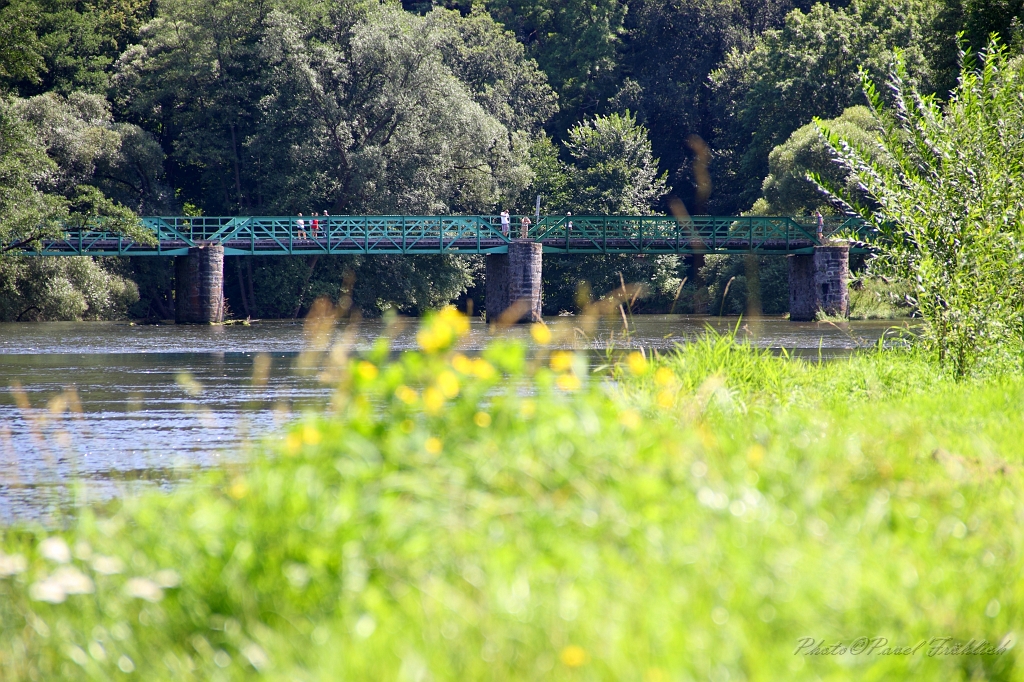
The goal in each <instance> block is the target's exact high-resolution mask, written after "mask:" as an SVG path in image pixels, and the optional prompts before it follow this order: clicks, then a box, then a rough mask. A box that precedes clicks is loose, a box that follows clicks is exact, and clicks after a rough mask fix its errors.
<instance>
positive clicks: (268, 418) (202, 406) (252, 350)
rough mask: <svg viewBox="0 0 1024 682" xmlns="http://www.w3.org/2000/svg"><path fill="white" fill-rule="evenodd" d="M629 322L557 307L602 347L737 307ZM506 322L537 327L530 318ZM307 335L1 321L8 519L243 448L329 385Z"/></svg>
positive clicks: (855, 327)
mask: <svg viewBox="0 0 1024 682" xmlns="http://www.w3.org/2000/svg"><path fill="white" fill-rule="evenodd" d="M632 322H633V325H632V327H631V330H630V331H631V334H630V335H628V336H627V335H625V334H624V333H623V325H622V322H621V320H619V321H616V320H610V321H609V320H602V321H599V322H598V323H597V326H596V327H594V328H584V327H585V325H584V324H583V323H582V321H581V320H577V319H576V318H557V319H552V320H550V323H551V324H555V325H563V326H565V327H566V328H568V329H574V330H576V331H575V332H574V333H573V334H570V335H567V336H568V337H569V338H574V339H575V341H574V342H572V343H574V344H575V345H576V346H577V347H580V348H589V349H592V350H595V351H597V350H601V349H604V348H607V347H608V346H609V345H614V346H615V347H636V346H644V347H646V348H662V349H664V348H671V347H672V346H673V345H674V344H676V343H679V342H682V341H685V340H687V339H692V338H695V337H696V336H697V335H699V334H701V333H703V330H704V329H705V327H706V326H707V325H710V326H712V327H714V328H716V329H718V330H721V331H725V330H728V329H732V328H734V327H735V326H736V325H737V321H736V319H735V318H733V319H729V318H725V319H720V318H704V317H690V316H678V315H676V316H643V317H637V318H635V319H634V320H633V321H632ZM891 326H892V324H891V323H888V322H855V323H850V324H845V325H833V324H826V323H791V322H788V321H786V320H781V319H762V320H758V321H751V322H749V323H745V324H742V325H741V326H740V330H739V334H740V336H741V337H743V338H748V339H750V340H751V342H752V343H754V344H756V345H758V346H762V347H769V348H786V349H788V350H791V351H795V352H796V353H798V354H803V355H810V356H813V357H817V356H819V355H820V356H821V357H823V358H828V357H833V356H835V355H838V354H846V353H850V352H853V351H854V350H855V349H857V348H862V347H866V346H870V345H872V344H874V343H876V342H877V340H878V339H879V338H880V337H881V336H882V334H883V333H884V332H885V330H886V329H888V328H890V327H891ZM384 329H385V328H384V325H383V323H382V322H380V321H364V322H361V323H359V325H358V327H352V326H348V327H346V326H345V325H342V326H341V328H340V330H339V331H340V335H339V336H338V337H336V339H338V340H343V342H344V343H345V344H347V346H348V347H349V348H350V349H352V350H363V349H367V348H369V346H370V345H371V344H372V342H373V341H374V340H375V339H376V338H378V336H379V335H380V334H381V333H382V332H383V331H384ZM391 333H392V335H393V341H392V345H393V347H394V348H395V349H396V350H398V351H401V350H405V349H410V348H413V347H415V322H414V321H407V322H406V323H404V324H403V323H401V322H400V323H399V324H397V325H396V326H395V327H394V328H393V329H392V331H391ZM501 333H502V334H503V335H506V336H517V337H522V338H526V337H528V335H529V332H528V329H527V328H525V327H516V328H513V329H510V330H504V331H502V332H501ZM490 338H491V332H490V330H489V329H488V327H487V326H486V325H484V324H483V323H481V322H474V323H473V325H472V329H471V333H470V335H469V337H468V338H467V339H466V340H465V344H464V345H465V347H466V349H467V350H479V349H480V348H482V347H483V346H484V345H486V343H487V342H488V340H489V339H490ZM305 344H306V337H305V336H304V333H303V326H302V324H301V322H295V323H292V322H269V323H258V324H253V325H252V326H240V325H239V326H218V327H208V326H185V327H176V326H133V325H128V324H116V323H41V324H0V523H3V522H9V521H10V520H11V519H13V518H18V517H20V518H24V517H31V516H34V515H37V514H38V513H39V511H40V510H41V509H43V508H45V507H46V506H47V504H49V503H50V502H52V501H54V500H56V499H62V498H61V496H62V495H65V494H66V492H67V491H66V490H65V488H64V486H65V484H66V482H68V481H71V480H79V481H84V482H86V485H85V486H84V491H85V493H84V494H86V495H88V496H90V497H91V498H93V499H103V498H108V497H110V496H111V495H115V494H118V492H119V491H123V490H125V489H126V488H130V487H132V486H138V485H165V486H166V485H170V484H171V483H173V481H174V480H176V479H178V478H180V477H181V476H184V475H188V473H189V472H191V471H194V470H195V468H197V467H207V466H210V465H213V464H215V463H217V462H220V461H223V460H224V459H225V458H230V457H238V456H239V454H238V453H239V449H240V446H242V445H243V444H244V443H246V442H247V441H249V440H251V439H252V438H254V437H258V436H261V435H263V434H266V433H268V432H269V431H271V430H272V429H273V428H274V427H275V426H277V425H280V424H281V423H283V422H285V421H287V420H288V419H289V418H290V415H292V414H294V412H295V411H298V410H302V409H305V408H311V407H315V406H317V405H321V404H323V402H324V400H325V399H326V397H327V396H328V394H329V391H330V389H329V388H328V387H326V386H323V385H321V384H319V383H317V382H316V380H315V379H314V378H313V377H312V376H310V375H309V374H308V373H303V372H299V371H296V369H295V363H296V359H297V358H298V357H299V353H300V351H302V350H303V348H304V346H305ZM254 363H257V365H258V366H257V367H256V368H255V369H256V372H255V374H256V380H255V381H254ZM13 387H20V388H18V389H14V388H13ZM19 404H20V405H19ZM63 499H66V497H65V498H63ZM78 501H79V502H81V501H82V500H78Z"/></svg>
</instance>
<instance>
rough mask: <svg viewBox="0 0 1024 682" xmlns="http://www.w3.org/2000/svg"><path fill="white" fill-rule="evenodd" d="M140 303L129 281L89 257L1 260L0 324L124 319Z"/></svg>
mask: <svg viewBox="0 0 1024 682" xmlns="http://www.w3.org/2000/svg"><path fill="white" fill-rule="evenodd" d="M138 300H139V290H138V287H136V285H135V283H134V282H132V281H131V280H129V279H127V278H125V277H122V276H120V275H118V274H114V273H113V272H111V271H109V270H108V269H106V268H105V267H104V264H103V262H102V261H101V260H99V259H94V258H88V257H66V258H39V257H12V256H8V257H4V258H0V320H2V321H13V320H37V321H43V320H86V319H87V320H115V319H123V318H124V317H125V316H126V315H127V313H128V308H129V307H130V306H131V305H132V304H134V303H135V302H136V301H138Z"/></svg>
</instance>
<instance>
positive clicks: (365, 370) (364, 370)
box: [356, 360, 380, 381]
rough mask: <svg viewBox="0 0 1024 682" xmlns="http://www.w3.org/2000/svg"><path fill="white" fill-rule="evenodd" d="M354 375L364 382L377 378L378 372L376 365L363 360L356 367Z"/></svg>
mask: <svg viewBox="0 0 1024 682" xmlns="http://www.w3.org/2000/svg"><path fill="white" fill-rule="evenodd" d="M356 373H357V374H358V375H359V377H360V378H361V379H363V380H365V381H373V380H374V379H376V378H377V375H378V374H379V373H380V371H379V370H378V369H377V365H375V364H373V363H372V362H367V361H366V360H363V361H361V362H360V363H359V364H358V365H356Z"/></svg>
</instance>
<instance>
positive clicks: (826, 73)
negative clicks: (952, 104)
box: [0, 0, 1024, 320]
mask: <svg viewBox="0 0 1024 682" xmlns="http://www.w3.org/2000/svg"><path fill="white" fill-rule="evenodd" d="M1022 11H1024V10H1022V7H1021V5H1020V3H1019V2H999V3H991V2H978V1H975V0H971V1H964V0H827V1H826V2H812V1H811V0H771V1H770V2H769V1H767V0H718V1H716V2H708V1H707V0H595V2H592V3H586V4H579V3H554V4H553V3H551V2H550V1H549V0H473V1H472V2H470V1H469V0H443V1H442V0H407V1H405V2H401V3H398V2H387V3H379V2H369V1H367V0H275V1H274V2H260V3H252V2H247V1H245V0H223V1H221V2H216V3H213V2H210V1H209V0H162V1H161V2H145V1H142V0H103V1H102V2H100V1H99V0H0V35H2V36H3V40H2V41H0V42H2V44H0V301H5V302H8V301H9V302H11V303H10V305H7V306H2V307H0V319H3V320H14V319H18V318H20V319H22V320H28V319H91V318H97V317H102V318H114V317H125V316H129V317H140V318H161V319H169V318H172V317H173V316H174V315H173V287H174V284H173V268H172V267H171V263H170V261H169V259H157V260H154V259H147V258H136V259H127V260H117V261H114V260H105V261H95V260H92V259H88V260H85V261H84V262H83V263H81V264H79V265H76V266H74V267H70V266H52V267H40V266H35V265H30V264H28V263H24V262H23V261H21V259H20V258H18V257H16V256H13V255H12V254H11V253H9V252H8V247H11V246H12V245H14V244H20V243H21V242H22V241H25V240H28V241H29V242H30V243H31V241H32V240H33V238H36V237H39V236H41V235H45V234H52V233H53V232H55V231H57V232H59V223H60V222H61V221H63V220H66V219H72V220H79V219H83V218H87V217H92V216H95V215H106V216H108V217H115V218H118V219H122V220H121V223H120V224H121V225H122V226H123V227H124V229H126V230H128V229H130V228H131V225H130V220H128V218H130V217H131V215H133V214H149V215H152V214H156V213H160V214H168V213H169V214H174V215H178V214H183V213H184V214H190V215H191V214H196V213H204V214H206V215H294V214H295V213H297V212H300V211H301V212H304V213H306V214H307V215H308V214H310V213H312V212H313V211H322V210H325V209H326V210H329V211H330V212H331V213H332V214H334V215H338V214H342V213H387V214H395V213H488V214H495V213H497V212H498V211H499V210H501V208H506V209H509V210H511V211H512V212H517V211H521V212H532V208H533V205H534V204H533V202H534V198H535V197H536V195H537V194H541V195H543V197H544V203H543V208H542V210H543V211H544V212H546V213H560V212H565V211H572V212H573V213H575V214H577V215H580V214H583V213H587V212H596V213H611V214H630V213H633V214H636V213H640V214H650V213H655V212H657V213H662V214H664V213H666V212H668V211H669V210H670V209H673V207H674V210H675V211H676V212H678V210H679V209H680V207H684V208H685V210H686V211H688V212H689V213H692V214H700V213H713V214H717V215H737V214H739V213H741V212H744V211H750V210H754V211H756V212H758V213H764V214H770V215H793V214H811V213H813V212H814V211H815V210H817V209H821V210H822V211H824V212H830V211H835V210H836V207H835V206H834V205H833V204H831V203H830V202H829V201H827V200H826V198H825V197H824V196H823V195H822V194H821V193H820V192H819V191H817V189H816V187H815V185H814V183H813V182H811V181H810V180H808V178H807V175H808V173H809V172H813V173H818V174H819V175H822V176H827V177H829V178H830V179H831V180H833V181H834V182H835V183H836V184H839V185H843V184H846V183H847V180H848V179H849V174H848V173H847V172H846V171H844V170H842V169H841V168H840V167H839V166H837V165H836V164H834V163H833V162H832V156H831V155H830V154H829V153H828V150H827V147H826V145H825V144H824V143H823V142H822V140H821V137H820V135H819V134H818V131H817V129H816V128H815V126H814V125H813V123H812V121H813V119H814V118H815V117H819V118H821V119H823V120H826V121H829V122H830V125H831V126H832V128H834V129H835V130H836V131H838V132H841V133H842V134H844V135H846V136H848V137H850V138H851V139H858V140H868V141H870V140H872V139H873V136H874V135H875V133H877V132H878V130H879V129H878V127H877V125H876V122H875V121H874V119H873V118H872V117H871V115H870V114H869V112H868V111H867V110H866V108H865V106H864V105H868V104H869V102H868V101H867V99H866V98H865V97H864V95H863V92H862V89H861V81H860V79H859V76H858V73H859V71H860V69H864V70H865V71H866V72H867V73H868V74H869V75H870V76H871V77H872V78H874V79H875V80H876V81H880V80H881V79H883V78H884V77H885V74H886V73H887V72H888V69H889V66H890V63H891V62H892V59H893V57H894V55H895V54H896V53H897V52H901V53H902V54H903V59H904V63H905V64H906V68H907V71H908V74H909V75H910V76H911V78H912V79H913V81H914V82H915V83H916V84H917V85H918V87H919V88H920V90H921V92H922V94H934V95H935V96H936V98H937V99H938V100H939V101H945V100H946V99H948V97H949V93H950V91H951V90H953V89H954V88H955V87H956V83H957V77H958V74H959V70H960V69H959V64H958V63H957V60H956V47H957V36H958V34H959V35H960V36H961V40H963V42H964V44H965V45H966V46H969V47H971V48H972V49H974V50H980V49H982V48H983V47H984V46H985V45H986V44H987V41H988V39H989V37H990V35H991V34H993V33H995V34H997V35H999V36H1000V37H1001V38H1002V40H1003V41H1004V42H1005V43H1006V44H1007V45H1008V46H1009V48H1010V50H1011V51H1013V53H1014V54H1016V53H1018V52H1019V51H1020V48H1021V46H1022V45H1024V43H1022V42H1021V31H1020V25H1021V21H1024V14H1022ZM438 93H441V95H440V96H439V95H438ZM442 103H443V104H442ZM709 160H710V163H709ZM849 184H850V186H853V185H855V184H856V183H849ZM41 229H42V231H41ZM726 260H727V261H728V262H727V263H725V264H724V265H722V264H717V265H715V266H714V267H707V268H702V267H701V260H700V259H699V258H689V257H682V258H679V257H675V256H648V257H602V256H580V257H566V258H562V257H553V258H550V259H547V260H546V262H545V282H544V291H545V292H546V297H545V313H546V314H549V315H556V314H558V313H560V312H561V311H563V310H568V311H577V312H578V311H579V310H580V309H581V307H580V302H578V301H577V299H576V291H577V284H578V283H579V282H581V281H586V282H588V283H589V290H590V291H591V292H592V294H593V295H594V297H597V298H600V297H601V296H604V295H607V294H608V293H609V292H612V291H614V290H615V289H616V288H618V286H619V281H620V273H621V276H622V277H625V278H626V281H627V282H636V283H641V284H644V285H645V286H646V287H647V289H648V291H649V292H650V293H649V296H648V297H646V298H643V299H640V300H639V301H638V306H639V307H638V311H645V312H667V311H668V310H675V312H687V313H689V312H701V311H708V310H710V312H713V313H717V312H719V311H723V312H726V313H729V312H743V313H746V312H747V311H748V310H750V309H755V310H756V309H757V306H756V304H757V303H758V302H760V303H761V304H763V306H764V307H763V311H764V312H766V313H781V312H784V311H785V300H786V297H785V295H784V292H785V279H784V277H783V278H782V281H781V285H780V284H779V275H780V274H784V273H780V270H784V269H785V268H781V267H780V265H781V263H778V262H775V263H771V264H768V263H761V264H760V267H759V268H757V269H752V268H742V257H729V258H727V259H726ZM737 268H740V269H742V270H743V272H742V275H739V276H737V273H736V272H732V273H731V274H730V271H734V270H737ZM481 270H482V265H481V261H480V259H479V258H467V257H456V256H446V257H440V256H438V257H431V258H417V259H409V258H389V257H373V258H363V257H329V258H328V257H322V258H319V259H313V258H309V259H307V258H276V257H275V258H245V259H242V258H234V257H231V258H229V259H228V262H227V263H226V270H225V285H226V296H227V299H228V303H229V311H230V312H231V313H233V314H234V315H235V316H238V317H241V318H244V317H253V318H272V317H295V316H299V315H303V314H305V313H306V312H307V311H308V310H309V307H310V305H312V302H313V301H315V300H316V299H317V298H319V297H321V296H328V297H330V298H332V300H334V301H336V302H337V301H338V300H340V299H341V298H343V297H345V296H350V297H352V298H353V299H354V300H355V301H356V304H357V305H358V306H359V307H360V308H361V310H362V313H363V315H364V316H366V315H380V314H381V313H382V312H383V311H385V310H395V311H398V312H402V313H406V314H419V313H422V312H423V311H425V310H428V309H433V308H437V307H438V306H441V305H444V304H445V303H448V302H450V301H453V300H456V299H463V300H464V299H465V298H473V299H474V301H475V303H476V306H475V307H476V308H477V309H480V308H481V303H482V302H483V301H482V295H483V291H482V287H481V286H480V280H481V277H480V274H481ZM734 276H736V280H735V281H733V284H732V286H731V288H730V289H729V291H730V294H729V297H728V300H727V301H726V302H725V305H724V306H722V305H720V301H719V300H716V299H720V298H721V294H722V293H724V290H725V287H726V286H727V284H728V282H729V281H730V279H731V278H732V277H734ZM720 277H724V279H719V278H720ZM684 279H685V282H686V284H685V287H684V288H683V290H682V291H681V292H680V294H681V295H677V292H679V291H680V289H679V287H680V285H681V284H682V283H683V281H684ZM758 279H760V280H761V282H760V283H761V286H760V292H757V291H756V287H755V284H756V283H757V281H756V280H758ZM779 292H782V293H783V295H782V296H781V297H780V296H778V295H777V294H778V293H779ZM748 294H749V298H748ZM755 294H759V295H755ZM583 303H584V304H585V303H586V302H585V301H584V302H583ZM922 305H924V304H923V303H922ZM780 308H781V309H780Z"/></svg>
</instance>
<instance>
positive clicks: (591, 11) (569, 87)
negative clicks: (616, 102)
mask: <svg viewBox="0 0 1024 682" xmlns="http://www.w3.org/2000/svg"><path fill="white" fill-rule="evenodd" d="M483 5H484V7H486V8H487V11H488V12H489V13H490V14H491V15H492V16H493V17H494V18H495V19H496V20H497V21H499V22H500V23H502V24H504V25H505V26H506V27H507V28H509V29H510V30H512V31H513V32H514V33H515V35H516V37H517V38H518V39H519V40H520V41H521V42H522V43H524V44H525V45H526V50H527V54H528V55H529V56H530V57H532V58H534V59H536V60H537V63H538V65H539V66H540V68H541V69H542V70H543V71H544V73H546V74H547V75H548V78H549V79H550V80H551V84H552V86H554V88H555V91H556V92H557V93H558V95H559V103H560V107H561V114H560V115H559V116H558V117H556V119H555V121H554V123H553V126H552V129H553V131H554V132H555V133H556V136H558V137H561V135H562V133H563V131H565V130H567V129H568V128H569V127H571V126H572V125H573V124H574V123H576V122H577V121H581V120H584V119H586V118H588V117H589V116H593V115H595V114H599V113H604V112H603V111H602V109H603V104H604V101H605V100H606V98H607V97H609V96H610V95H611V94H613V93H614V88H615V87H616V85H617V66H618V61H619V49H620V45H621V39H622V32H623V20H624V18H625V16H626V14H627V3H625V2H620V1H619V0H596V1H595V2H588V3H576V2H568V3H566V2H557V1H552V0H487V1H486V2H484V3H483Z"/></svg>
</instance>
